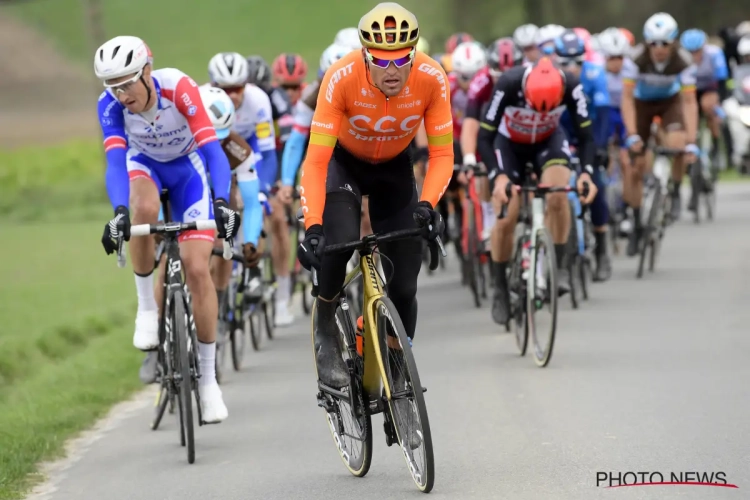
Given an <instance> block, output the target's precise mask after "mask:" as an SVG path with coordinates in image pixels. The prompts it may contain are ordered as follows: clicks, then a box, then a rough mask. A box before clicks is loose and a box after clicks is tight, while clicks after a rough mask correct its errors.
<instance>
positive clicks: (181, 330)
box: [172, 292, 195, 464]
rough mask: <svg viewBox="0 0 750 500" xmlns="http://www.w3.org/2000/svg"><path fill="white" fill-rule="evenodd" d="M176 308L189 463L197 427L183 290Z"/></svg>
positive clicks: (174, 319) (176, 298) (176, 299)
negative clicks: (194, 421)
mask: <svg viewBox="0 0 750 500" xmlns="http://www.w3.org/2000/svg"><path fill="white" fill-rule="evenodd" d="M172 300H173V304H172V307H173V308H174V309H173V310H172V311H173V312H172V329H173V330H172V331H173V334H174V338H175V340H176V342H174V344H173V346H174V348H175V349H176V350H177V356H176V359H177V362H178V365H179V366H178V368H179V369H178V370H177V371H178V373H179V374H180V381H179V382H178V392H179V394H180V403H181V404H180V416H181V419H182V421H183V422H184V424H185V442H186V445H187V456H188V463H190V464H192V463H193V462H195V434H194V432H195V429H194V427H193V397H192V393H193V383H192V382H193V379H192V375H191V374H190V353H189V352H188V342H187V340H188V337H187V336H188V326H187V313H186V309H185V300H184V297H183V295H182V293H181V292H175V294H174V295H173V296H172Z"/></svg>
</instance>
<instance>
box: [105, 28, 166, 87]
mask: <svg viewBox="0 0 750 500" xmlns="http://www.w3.org/2000/svg"><path fill="white" fill-rule="evenodd" d="M152 63H153V58H152V57H151V50H149V48H148V46H147V45H146V43H145V42H144V41H143V40H141V39H140V38H138V37H136V36H117V37H115V38H113V39H112V40H110V41H108V42H105V43H104V45H102V46H101V47H99V48H98V49H96V53H95V54H94V73H96V77H97V78H99V79H100V80H102V81H104V86H105V87H106V86H107V81H109V80H114V79H116V78H122V77H123V76H128V75H132V74H135V73H138V72H139V71H141V70H142V69H143V68H144V67H145V66H146V65H147V64H152Z"/></svg>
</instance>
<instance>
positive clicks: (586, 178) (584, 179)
mask: <svg viewBox="0 0 750 500" xmlns="http://www.w3.org/2000/svg"><path fill="white" fill-rule="evenodd" d="M585 185H588V193H587V194H586V197H584V196H583V193H584V189H585ZM576 188H578V193H579V194H580V195H581V202H582V203H583V204H584V205H590V204H591V202H593V201H594V198H596V193H597V192H598V189H597V188H596V184H594V181H592V180H591V176H590V175H589V173H588V172H583V173H582V174H581V175H579V176H578V180H576Z"/></svg>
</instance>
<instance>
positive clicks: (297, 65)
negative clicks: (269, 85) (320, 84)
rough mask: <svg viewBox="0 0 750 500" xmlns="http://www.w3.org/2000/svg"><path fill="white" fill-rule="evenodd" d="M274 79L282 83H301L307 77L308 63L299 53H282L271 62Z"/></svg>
mask: <svg viewBox="0 0 750 500" xmlns="http://www.w3.org/2000/svg"><path fill="white" fill-rule="evenodd" d="M271 72H272V73H273V77H274V79H275V80H276V81H277V82H278V83H280V84H282V85H300V84H301V83H302V82H304V81H305V78H306V77H307V63H306V62H305V60H304V59H302V56H301V55H299V54H290V53H284V54H280V55H279V56H278V57H277V58H276V59H274V60H273V63H272V64H271Z"/></svg>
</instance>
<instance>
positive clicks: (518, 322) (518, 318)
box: [508, 237, 529, 356]
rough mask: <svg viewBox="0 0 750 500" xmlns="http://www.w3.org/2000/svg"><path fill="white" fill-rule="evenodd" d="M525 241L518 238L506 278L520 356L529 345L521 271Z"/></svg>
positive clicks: (524, 290) (524, 289) (523, 354)
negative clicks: (508, 274)
mask: <svg viewBox="0 0 750 500" xmlns="http://www.w3.org/2000/svg"><path fill="white" fill-rule="evenodd" d="M526 240H527V238H525V237H524V238H519V239H518V241H517V243H516V251H515V253H514V254H513V255H514V258H513V267H511V271H510V276H509V277H508V288H509V292H510V311H511V322H512V323H513V334H514V336H515V338H516V346H518V351H519V354H520V355H521V356H525V355H526V348H527V347H528V345H529V322H528V321H527V319H526V280H524V279H523V277H522V270H521V262H522V249H523V244H524V242H525V241H526Z"/></svg>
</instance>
